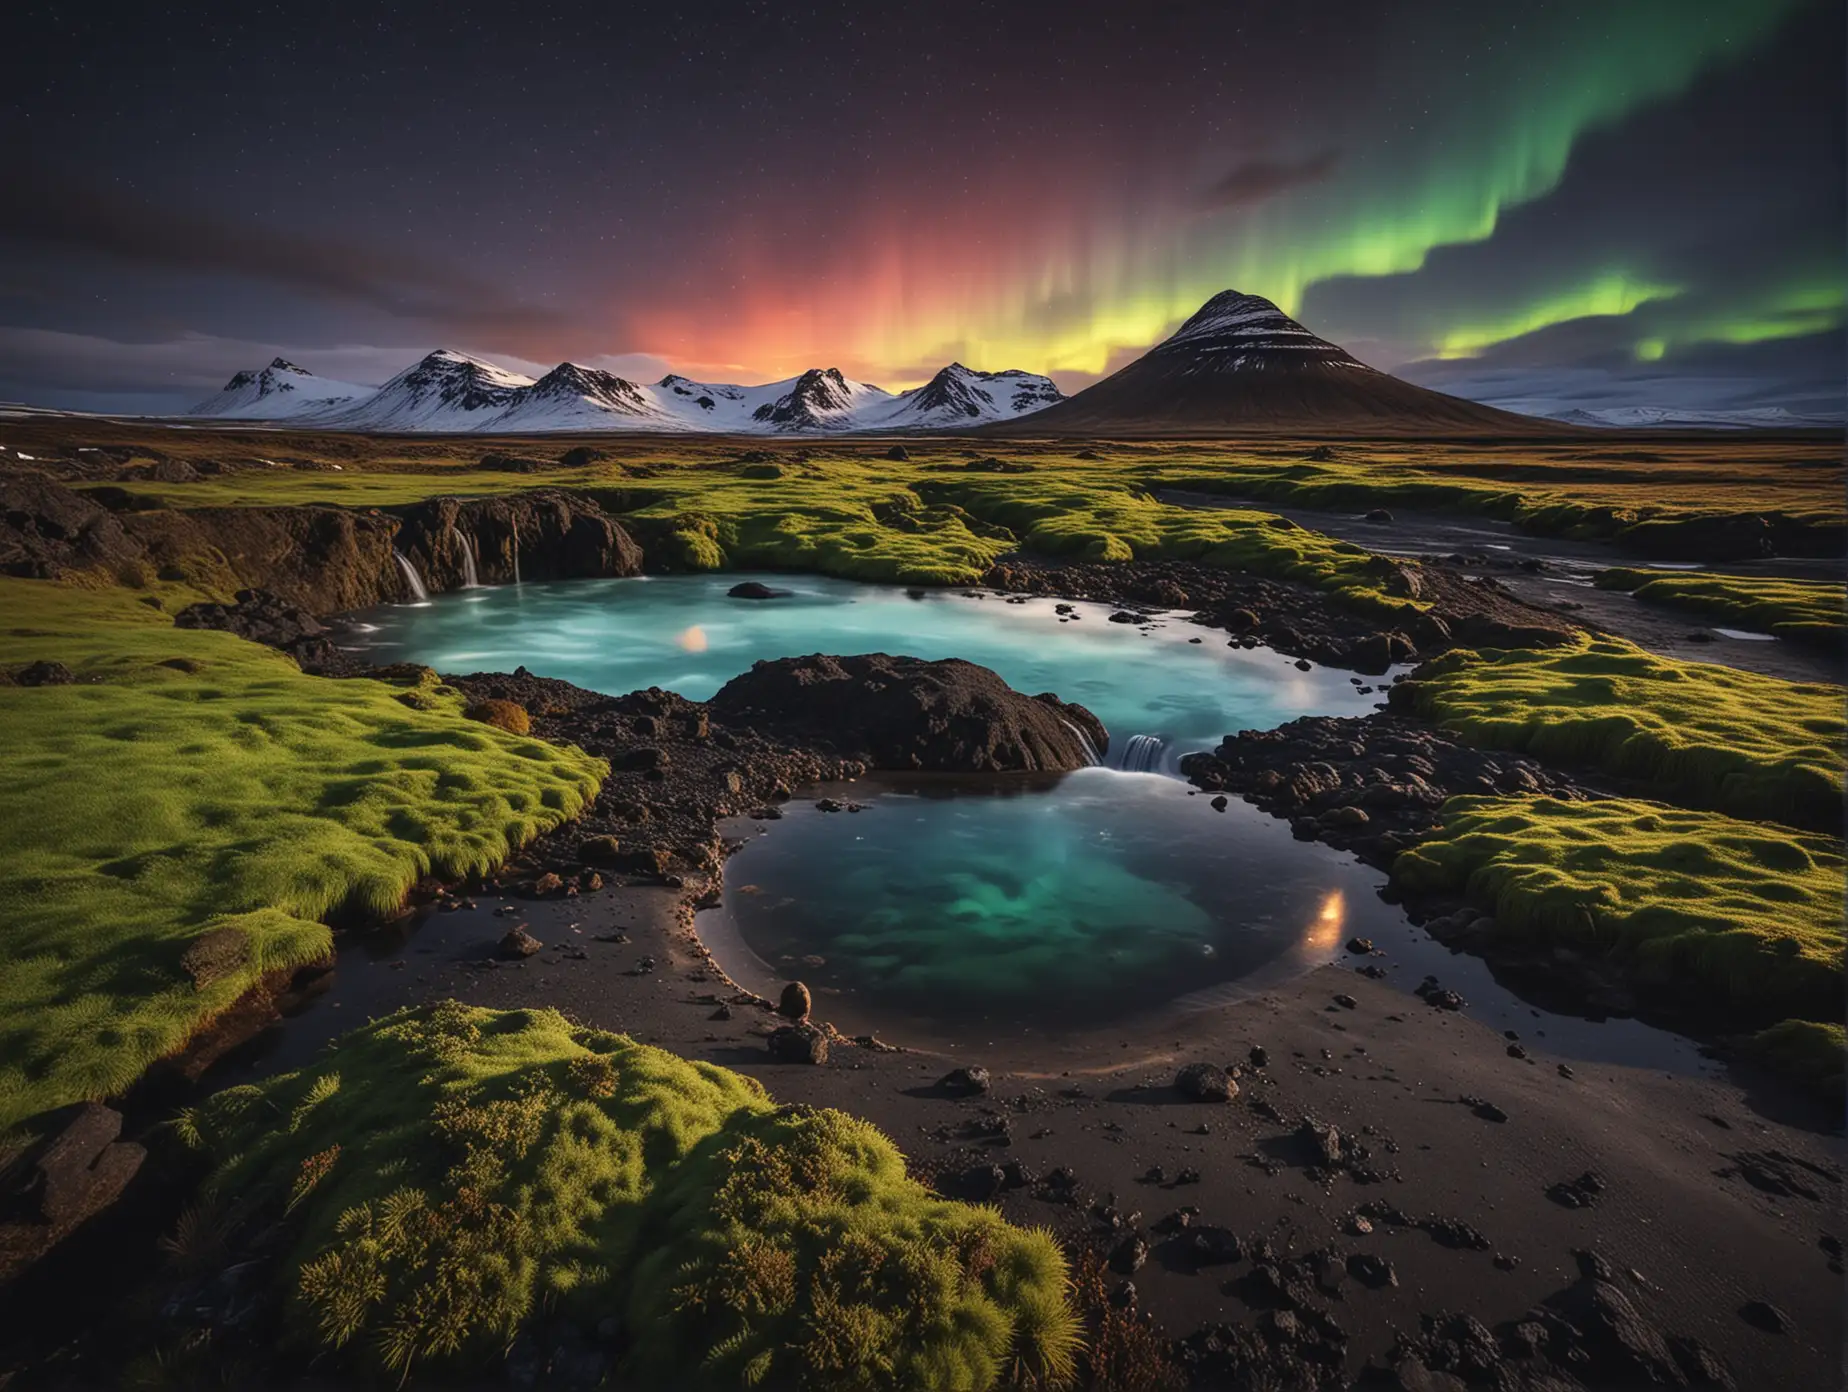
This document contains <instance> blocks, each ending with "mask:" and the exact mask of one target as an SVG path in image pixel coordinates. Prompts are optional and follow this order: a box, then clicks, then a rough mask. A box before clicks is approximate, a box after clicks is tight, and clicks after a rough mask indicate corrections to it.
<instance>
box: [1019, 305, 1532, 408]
mask: <svg viewBox="0 0 1848 1392" xmlns="http://www.w3.org/2000/svg"><path fill="white" fill-rule="evenodd" d="M1344 428H1345V429H1350V430H1352V429H1365V430H1369V431H1384V432H1387V433H1392V432H1395V431H1400V430H1417V431H1421V432H1422V431H1435V432H1438V433H1460V432H1461V433H1468V432H1483V433H1493V434H1501V435H1506V434H1509V433H1511V432H1513V433H1525V434H1533V433H1536V432H1545V433H1550V432H1553V431H1555V430H1557V429H1558V427H1557V426H1555V425H1554V424H1553V423H1551V422H1541V421H1536V420H1533V419H1531V418H1529V417H1526V416H1517V415H1513V414H1511V413H1509V412H1507V411H1498V410H1496V409H1494V408H1493V407H1490V406H1483V405H1480V404H1478V403H1476V402H1473V401H1464V400H1461V399H1460V398H1458V397H1453V396H1445V395H1444V394H1443V393H1441V392H1434V391H1430V390H1428V389H1426V388H1424V387H1418V386H1413V385H1412V384H1411V383H1410V382H1406V381H1402V380H1401V379H1399V378H1397V377H1392V376H1388V375H1387V374H1386V373H1384V372H1377V371H1375V370H1374V369H1373V368H1370V367H1368V366H1367V365H1366V364H1365V363H1363V362H1361V361H1359V360H1358V359H1356V358H1355V357H1353V356H1352V355H1351V354H1349V353H1348V352H1347V351H1346V350H1344V349H1342V348H1340V347H1338V346H1337V345H1335V344H1333V343H1330V342H1328V341H1327V340H1326V339H1322V338H1318V337H1316V335H1315V334H1313V333H1311V332H1310V331H1309V330H1308V329H1306V328H1304V327H1303V326H1302V325H1301V324H1299V323H1297V322H1296V321H1295V320H1294V319H1292V318H1290V317H1289V316H1288V315H1287V314H1285V313H1284V312H1283V311H1282V310H1280V309H1278V308H1277V306H1276V305H1274V304H1272V303H1271V302H1270V301H1269V300H1267V299H1264V298H1262V297H1261V296H1258V295H1245V294H1240V293H1239V292H1238V291H1236V290H1226V291H1223V292H1221V293H1220V294H1217V295H1215V296H1213V298H1212V299H1210V300H1208V301H1207V302H1206V303H1205V304H1204V305H1202V306H1201V307H1200V310H1199V311H1198V312H1197V313H1196V314H1195V315H1194V316H1193V317H1192V318H1191V319H1189V320H1188V321H1187V322H1186V323H1184V324H1183V325H1181V327H1180V328H1179V329H1177V330H1176V331H1175V332H1174V334H1173V335H1172V336H1171V337H1169V338H1167V339H1166V340H1164V341H1163V342H1161V343H1159V344H1157V345H1156V346H1155V347H1154V348H1152V349H1150V350H1149V351H1148V352H1147V353H1146V354H1144V355H1143V356H1142V357H1140V358H1138V359H1137V360H1136V361H1135V362H1133V363H1131V364H1130V365H1129V366H1128V367H1125V368H1123V369H1122V370H1121V371H1118V372H1116V373H1113V374H1112V375H1111V376H1109V377H1106V378H1105V379H1104V380H1103V381H1101V382H1099V383H1097V384H1096V385H1095V386H1091V387H1088V388H1086V389H1085V390H1084V391H1081V392H1079V393H1078V394H1077V395H1076V396H1073V397H1070V398H1068V399H1066V400H1065V401H1062V402H1059V403H1057V404H1055V405H1052V406H1048V407H1047V408H1046V409H1045V410H1043V411H1037V412H1035V413H1034V414H1033V415H1031V416H1030V417H1027V418H1025V419H1023V420H1021V421H1019V422H1008V423H1005V424H1002V425H998V426H994V427H989V430H991V431H993V432H994V433H1000V434H1017V435H1036V436H1038V435H1109V434H1111V433H1113V432H1116V431H1121V430H1134V431H1136V432H1137V433H1151V432H1152V433H1157V434H1177V435H1187V434H1211V433H1215V432H1219V431H1228V430H1229V431H1242V430H1256V431H1283V430H1290V431H1298V430H1304V431H1307V430H1317V431H1327V430H1341V429H1344Z"/></svg>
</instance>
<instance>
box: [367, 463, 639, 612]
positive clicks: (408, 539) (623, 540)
mask: <svg viewBox="0 0 1848 1392" xmlns="http://www.w3.org/2000/svg"><path fill="white" fill-rule="evenodd" d="M389 511H390V512H391V513H392V514H394V515H396V516H397V517H398V518H400V519H401V520H402V523H403V525H402V526H401V527H400V528H399V531H398V535H397V538H396V546H397V549H398V551H399V552H401V553H402V554H403V555H404V556H405V558H406V559H408V560H409V561H410V562H411V564H412V565H414V566H416V568H417V572H418V574H419V575H421V576H422V577H423V580H424V583H425V584H427V585H429V586H430V588H431V589H433V590H454V589H460V588H461V587H462V585H463V584H464V583H465V582H466V579H467V575H468V565H467V561H468V559H469V557H470V556H471V555H472V557H473V560H474V562H475V574H476V578H477V579H478V580H479V581H480V582H481V583H483V584H488V585H499V584H505V583H507V582H508V581H510V580H512V579H513V578H514V576H515V575H516V574H517V575H518V576H519V577H520V578H521V579H523V580H579V579H595V578H601V577H604V576H611V575H637V574H639V573H640V572H641V569H642V549H641V547H640V546H638V545H636V543H635V539H634V538H633V537H631V536H630V535H629V533H628V532H627V531H625V530H624V529H623V528H622V527H621V526H620V525H619V524H618V523H616V522H615V521H613V520H612V519H611V518H610V517H608V516H607V515H605V513H604V511H603V509H602V508H600V507H598V506H597V504H596V503H594V502H592V501H591V500H590V499H588V498H584V497H580V496H578V495H576V494H573V493H564V492H559V491H557V490H554V489H549V488H543V489H535V490H533V491H531V492H526V493H519V494H513V495H509V496H507V497H502V498H432V499H430V500H429V501H428V502H422V503H411V504H407V505H405V506H403V507H395V508H391V509H389ZM516 550H517V553H518V555H517V560H516V555H515V553H516Z"/></svg>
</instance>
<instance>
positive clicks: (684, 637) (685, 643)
mask: <svg viewBox="0 0 1848 1392" xmlns="http://www.w3.org/2000/svg"><path fill="white" fill-rule="evenodd" d="M674 641H675V642H676V643H678V644H680V646H681V647H683V648H685V649H686V650H687V651H688V652H705V651H706V630H705V629H703V628H701V627H700V626H699V625H698V624H694V625H693V627H691V628H688V629H682V630H681V632H680V634H679V636H678V637H676V638H675V639H674Z"/></svg>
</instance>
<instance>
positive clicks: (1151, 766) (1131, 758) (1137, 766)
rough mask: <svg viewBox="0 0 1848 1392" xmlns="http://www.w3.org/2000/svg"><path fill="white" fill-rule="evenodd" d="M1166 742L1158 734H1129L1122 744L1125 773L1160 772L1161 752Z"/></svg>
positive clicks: (1165, 746)
mask: <svg viewBox="0 0 1848 1392" xmlns="http://www.w3.org/2000/svg"><path fill="white" fill-rule="evenodd" d="M1167 744H1168V742H1167V741H1166V740H1165V739H1163V738H1162V737H1161V736H1160V735H1131V736H1130V737H1129V743H1128V744H1126V745H1124V746H1123V771H1124V772H1125V773H1160V772H1161V752H1162V750H1163V749H1165V748H1167Z"/></svg>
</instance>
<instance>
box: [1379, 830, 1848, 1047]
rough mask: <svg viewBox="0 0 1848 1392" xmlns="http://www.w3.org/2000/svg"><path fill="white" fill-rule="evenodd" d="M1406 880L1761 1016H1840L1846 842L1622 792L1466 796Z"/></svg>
mask: <svg viewBox="0 0 1848 1392" xmlns="http://www.w3.org/2000/svg"><path fill="white" fill-rule="evenodd" d="M1441 815H1442V827H1441V829H1440V830H1439V831H1438V832H1436V833H1435V834H1434V835H1432V836H1431V837H1429V838H1427V839H1426V840H1424V841H1422V842H1420V843H1419V844H1418V845H1416V846H1413V847H1411V848H1409V849H1407V850H1406V851H1404V852H1402V853H1401V854H1400V855H1399V856H1398V858H1397V859H1396V860H1395V861H1394V862H1393V878H1394V879H1395V880H1396V881H1397V882H1398V883H1400V884H1401V885H1403V886H1404V887H1406V888H1407V889H1411V890H1414V891H1432V890H1440V891H1453V892H1455V891H1461V892H1465V893H1467V895H1468V896H1469V898H1471V899H1472V900H1474V901H1475V902H1476V903H1478V904H1480V905H1482V906H1483V907H1485V908H1487V909H1490V910H1492V911H1493V913H1494V915H1495V920H1496V928H1497V931H1498V932H1502V933H1507V934H1512V935H1522V936H1527V937H1531V938H1536V939H1540V940H1543V941H1547V942H1562V943H1569V944H1572V945H1574V946H1576V947H1580V948H1583V949H1588V950H1593V951H1598V952H1605V953H1609V954H1611V955H1613V956H1614V957H1616V958H1618V959H1619V960H1621V961H1623V962H1625V963H1626V964H1627V965H1630V966H1632V967H1634V968H1636V969H1638V970H1639V971H1640V972H1642V973H1643V974H1644V975H1646V976H1648V977H1651V978H1653V979H1655V980H1657V981H1658V982H1659V983H1667V984H1670V985H1676V986H1687V987H1692V988H1694V989H1696V990H1697V991H1698V992H1699V993H1700V994H1702V995H1705V996H1709V997H1713V998H1718V999H1721V1000H1724V1001H1726V1002H1727V1003H1728V1004H1729V1005H1730V1006H1731V1007H1733V1008H1734V1009H1736V1010H1737V1011H1739V1012H1740V1013H1742V1014H1743V1015H1745V1016H1746V1017H1748V1018H1757V1019H1770V1020H1775V1019H1778V1018H1780V1017H1783V1016H1787V1015H1788V1016H1797V1017H1802V1018H1807V1019H1830V1020H1833V1019H1835V1018H1836V1017H1837V1015H1838V1014H1839V1012H1840V1008H1841V996H1842V986H1841V983H1842V965H1843V963H1842V946H1843V935H1842V890H1843V859H1842V848H1841V845H1840V843H1839V842H1838V841H1836V840H1834V839H1831V838H1829V837H1825V836H1812V835H1806V834H1804V833H1801V832H1796V831H1791V830H1788V829H1787V828H1784V827H1777V826H1761V825H1755V824H1753V823H1749V822H1740V821H1735V820H1733V819H1732V818H1730V817H1725V816H1721V815H1719V814H1718V813H1713V812H1696V811H1688V810H1685V809H1681V808H1673V807H1665V806H1663V805H1661V804H1659V803H1650V802H1629V801H1621V800H1611V801H1596V802H1560V801H1555V800H1553V799H1550V798H1527V797H1508V798H1500V797H1461V798H1452V799H1451V800H1450V801H1448V802H1446V803H1445V804H1444V806H1443V809H1442V813H1441Z"/></svg>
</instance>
